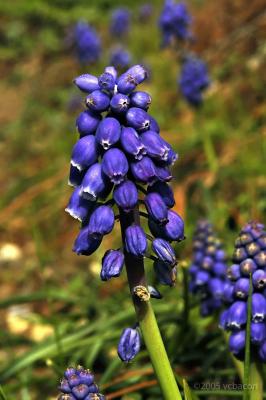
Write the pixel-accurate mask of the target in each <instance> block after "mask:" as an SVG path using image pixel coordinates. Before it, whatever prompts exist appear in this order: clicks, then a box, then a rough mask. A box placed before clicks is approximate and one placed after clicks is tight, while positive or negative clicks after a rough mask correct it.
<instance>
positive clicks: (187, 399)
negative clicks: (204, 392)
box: [183, 379, 193, 400]
mask: <svg viewBox="0 0 266 400" xmlns="http://www.w3.org/2000/svg"><path fill="white" fill-rule="evenodd" d="M183 389H184V396H185V400H193V398H192V393H191V391H190V388H189V386H188V384H187V381H186V380H185V379H183Z"/></svg>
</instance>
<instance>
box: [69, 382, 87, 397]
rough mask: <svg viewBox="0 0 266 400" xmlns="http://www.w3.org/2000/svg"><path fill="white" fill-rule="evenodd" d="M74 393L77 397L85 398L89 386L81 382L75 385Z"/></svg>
mask: <svg viewBox="0 0 266 400" xmlns="http://www.w3.org/2000/svg"><path fill="white" fill-rule="evenodd" d="M72 393H73V395H74V396H75V398H76V399H84V397H85V396H86V395H87V394H88V393H89V388H88V386H87V385H83V384H82V383H81V384H80V385H77V386H75V387H73V389H72Z"/></svg>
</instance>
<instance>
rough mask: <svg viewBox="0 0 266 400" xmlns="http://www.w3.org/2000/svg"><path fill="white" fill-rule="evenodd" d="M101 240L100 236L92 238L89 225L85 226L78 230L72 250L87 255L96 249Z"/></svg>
mask: <svg viewBox="0 0 266 400" xmlns="http://www.w3.org/2000/svg"><path fill="white" fill-rule="evenodd" d="M101 242H102V238H97V239H95V238H93V237H92V236H90V233H89V227H88V226H86V227H85V228H82V229H81V230H80V233H79V235H78V237H77V238H76V240H75V243H74V246H73V251H74V252H75V253H77V254H78V255H81V254H82V255H85V256H89V255H91V254H92V253H94V252H95V250H97V249H98V247H99V246H100V244H101Z"/></svg>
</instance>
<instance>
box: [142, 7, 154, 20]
mask: <svg viewBox="0 0 266 400" xmlns="http://www.w3.org/2000/svg"><path fill="white" fill-rule="evenodd" d="M152 13H153V6H152V4H151V3H145V4H142V5H141V6H140V8H139V19H140V21H141V22H146V21H147V20H148V19H149V18H150V17H151V15H152Z"/></svg>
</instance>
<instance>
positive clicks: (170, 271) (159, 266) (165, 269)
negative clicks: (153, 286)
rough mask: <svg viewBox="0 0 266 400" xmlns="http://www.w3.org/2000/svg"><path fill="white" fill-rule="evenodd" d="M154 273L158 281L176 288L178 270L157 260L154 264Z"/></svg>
mask: <svg viewBox="0 0 266 400" xmlns="http://www.w3.org/2000/svg"><path fill="white" fill-rule="evenodd" d="M153 267H154V272H155V274H156V279H157V281H158V282H159V283H160V284H162V285H166V286H170V287H172V286H174V285H175V281H176V268H172V267H171V265H170V264H168V263H165V262H163V261H161V260H156V261H154V263H153Z"/></svg>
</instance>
